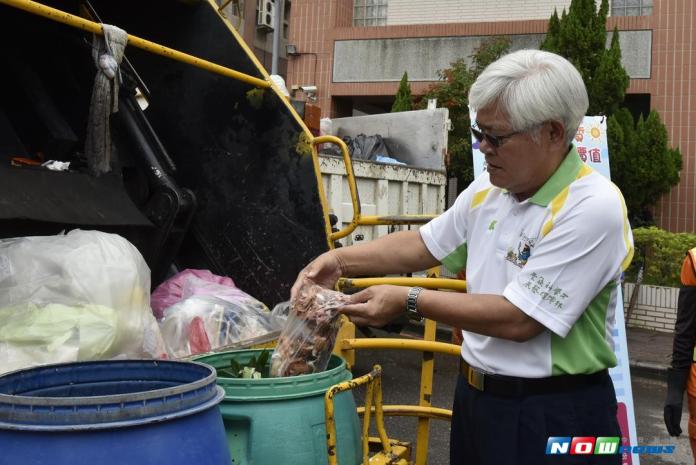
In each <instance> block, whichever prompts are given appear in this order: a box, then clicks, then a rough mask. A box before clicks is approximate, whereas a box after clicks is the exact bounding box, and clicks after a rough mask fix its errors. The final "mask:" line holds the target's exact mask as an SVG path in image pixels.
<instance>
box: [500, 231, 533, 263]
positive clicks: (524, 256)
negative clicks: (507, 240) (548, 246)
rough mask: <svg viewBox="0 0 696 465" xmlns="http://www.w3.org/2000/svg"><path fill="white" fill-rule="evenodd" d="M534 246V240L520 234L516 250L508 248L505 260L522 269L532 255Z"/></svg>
mask: <svg viewBox="0 0 696 465" xmlns="http://www.w3.org/2000/svg"><path fill="white" fill-rule="evenodd" d="M534 244H536V239H531V238H529V237H527V236H526V235H525V234H524V232H522V233H520V240H519V242H518V243H517V250H514V249H513V248H512V247H509V248H508V251H507V254H505V260H507V261H509V262H510V263H512V264H514V265H515V266H519V267H520V268H522V267H523V266H524V265H526V264H527V260H529V257H530V256H531V255H532V248H533V247H534Z"/></svg>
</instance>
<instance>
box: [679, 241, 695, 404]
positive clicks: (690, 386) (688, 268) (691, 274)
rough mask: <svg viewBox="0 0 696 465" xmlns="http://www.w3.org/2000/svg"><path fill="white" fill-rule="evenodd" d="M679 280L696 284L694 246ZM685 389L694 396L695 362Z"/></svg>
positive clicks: (687, 255)
mask: <svg viewBox="0 0 696 465" xmlns="http://www.w3.org/2000/svg"><path fill="white" fill-rule="evenodd" d="M681 282H682V285H684V286H696V247H694V248H693V249H691V250H689V252H688V253H687V254H686V258H685V259H684V263H683V264H682V269H681ZM694 361H696V347H695V348H694ZM687 391H688V393H689V396H693V397H696V363H692V364H691V373H689V381H688V383H687Z"/></svg>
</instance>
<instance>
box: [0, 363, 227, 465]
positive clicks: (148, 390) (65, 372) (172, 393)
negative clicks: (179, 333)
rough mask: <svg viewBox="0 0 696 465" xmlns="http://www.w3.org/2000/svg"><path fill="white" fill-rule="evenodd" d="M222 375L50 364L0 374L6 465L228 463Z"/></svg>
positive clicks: (194, 366)
mask: <svg viewBox="0 0 696 465" xmlns="http://www.w3.org/2000/svg"><path fill="white" fill-rule="evenodd" d="M223 397H224V391H223V390H222V388H220V387H218V386H217V385H216V384H215V371H214V370H213V369H212V368H211V367H209V366H208V365H205V364H202V363H196V362H173V361H154V360H121V361H100V362H81V363H68V364H60V365H47V366H42V367H38V368H32V369H27V370H21V371H15V372H12V373H8V374H6V375H4V376H2V377H0V464H3V465H4V464H8V465H9V464H12V465H18V464H46V465H77V464H90V465H97V464H98V465H116V464H119V465H130V464H133V465H136V464H137V465H155V464H157V465H229V464H230V463H231V461H230V455H229V450H228V448H227V440H226V437H225V429H224V426H223V423H222V416H221V415H220V411H219V408H218V403H219V402H220V401H221V400H222V398H223Z"/></svg>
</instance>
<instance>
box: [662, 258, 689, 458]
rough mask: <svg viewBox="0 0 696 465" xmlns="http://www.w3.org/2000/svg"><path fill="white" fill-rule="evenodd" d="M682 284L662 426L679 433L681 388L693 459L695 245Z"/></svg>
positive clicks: (684, 270)
mask: <svg viewBox="0 0 696 465" xmlns="http://www.w3.org/2000/svg"><path fill="white" fill-rule="evenodd" d="M681 282H682V287H681V288H680V289H679V303H678V304H677V322H676V324H675V325H674V346H673V349H672V366H671V368H670V369H669V372H668V375H667V399H666V400H665V410H664V415H665V425H666V426H667V431H668V432H669V434H670V436H679V435H680V434H681V432H682V430H681V427H680V426H679V423H680V421H681V415H682V402H683V399H684V390H686V391H687V394H688V406H689V440H690V441H691V453H692V454H693V456H694V461H696V363H694V360H696V358H695V357H694V356H695V355H696V247H694V248H693V249H691V250H689V252H688V253H687V254H686V258H685V259H684V264H683V265H682V269H681Z"/></svg>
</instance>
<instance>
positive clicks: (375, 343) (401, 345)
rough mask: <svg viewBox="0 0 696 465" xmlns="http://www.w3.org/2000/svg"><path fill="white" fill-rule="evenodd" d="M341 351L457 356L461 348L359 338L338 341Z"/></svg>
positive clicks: (442, 343) (427, 343) (418, 341)
mask: <svg viewBox="0 0 696 465" xmlns="http://www.w3.org/2000/svg"><path fill="white" fill-rule="evenodd" d="M340 348H341V350H355V349H396V350H399V349H400V350H416V351H421V352H436V353H438V354H447V355H454V356H457V357H458V356H459V355H460V354H461V347H459V346H458V345H454V344H448V343H446V342H436V341H422V340H418V339H390V338H380V337H374V338H372V337H371V338H361V339H343V340H342V341H340Z"/></svg>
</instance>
